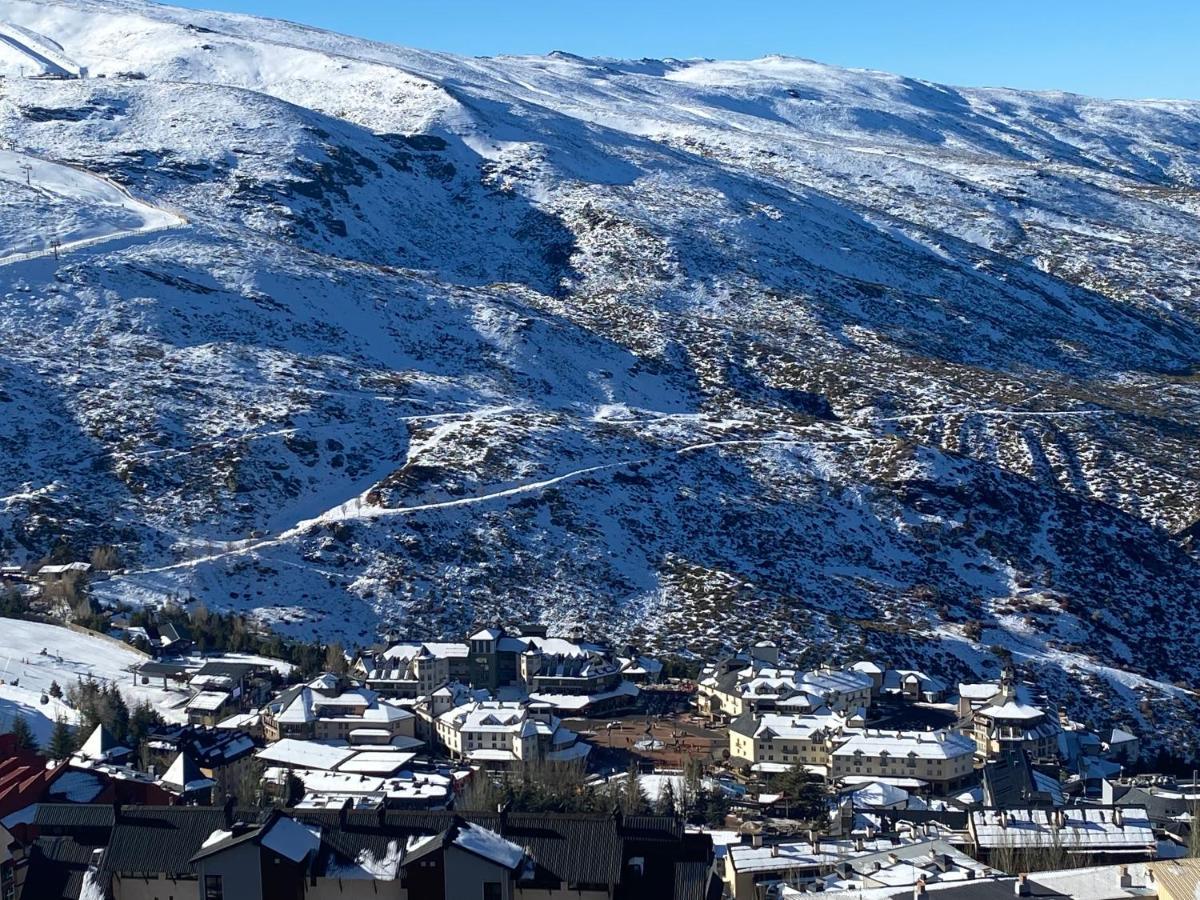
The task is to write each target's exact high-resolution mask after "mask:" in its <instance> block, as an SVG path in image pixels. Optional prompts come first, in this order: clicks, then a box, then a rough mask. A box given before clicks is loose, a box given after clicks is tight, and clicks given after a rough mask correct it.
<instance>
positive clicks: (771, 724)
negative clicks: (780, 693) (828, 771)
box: [738, 713, 846, 741]
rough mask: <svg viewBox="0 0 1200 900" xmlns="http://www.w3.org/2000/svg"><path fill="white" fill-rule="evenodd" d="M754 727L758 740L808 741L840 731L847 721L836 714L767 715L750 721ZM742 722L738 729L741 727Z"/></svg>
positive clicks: (754, 734) (754, 733)
mask: <svg viewBox="0 0 1200 900" xmlns="http://www.w3.org/2000/svg"><path fill="white" fill-rule="evenodd" d="M750 722H751V724H752V725H753V727H754V731H753V736H754V737H755V738H758V739H767V740H770V739H774V738H780V739H782V740H790V741H797V740H799V741H806V740H812V739H813V738H814V737H819V736H820V735H821V733H822V732H825V731H829V732H837V731H840V730H841V729H842V728H843V726H844V725H845V724H846V723H845V719H843V718H842V717H841V716H838V715H836V714H834V713H826V714H816V715H803V716H794V715H787V714H784V713H765V714H763V715H761V716H758V717H757V718H756V719H752V720H750ZM741 725H742V723H741V720H739V722H738V727H741Z"/></svg>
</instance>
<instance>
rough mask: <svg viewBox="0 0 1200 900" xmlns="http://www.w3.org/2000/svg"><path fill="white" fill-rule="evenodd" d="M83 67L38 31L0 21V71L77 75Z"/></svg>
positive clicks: (14, 73) (0, 73)
mask: <svg viewBox="0 0 1200 900" xmlns="http://www.w3.org/2000/svg"><path fill="white" fill-rule="evenodd" d="M84 72H85V70H84V69H82V68H80V66H79V65H77V64H76V63H75V62H74V61H73V60H71V59H69V58H68V57H66V56H65V55H64V54H63V52H62V47H60V46H59V45H58V44H56V43H55V42H54V41H51V40H49V39H48V38H45V37H43V36H42V35H40V34H38V33H37V32H34V31H30V30H29V29H27V28H21V27H19V26H16V25H13V24H11V23H9V22H4V21H0V75H3V76H6V77H8V78H12V77H20V76H31V77H32V76H49V77H53V78H80V77H82V75H83V74H84Z"/></svg>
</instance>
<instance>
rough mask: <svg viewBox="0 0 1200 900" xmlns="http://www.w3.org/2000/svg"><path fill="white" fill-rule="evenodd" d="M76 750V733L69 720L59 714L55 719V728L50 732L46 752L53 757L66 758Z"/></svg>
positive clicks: (56, 758)
mask: <svg viewBox="0 0 1200 900" xmlns="http://www.w3.org/2000/svg"><path fill="white" fill-rule="evenodd" d="M74 752H75V734H74V732H73V731H72V730H71V726H70V725H68V724H67V720H66V719H64V718H63V717H62V716H59V717H58V718H57V719H55V721H54V730H53V731H51V732H50V743H49V745H48V746H47V747H46V753H47V754H49V756H50V758H51V759H54V760H60V759H66V758H67V757H69V756H70V755H71V754H72V753H74Z"/></svg>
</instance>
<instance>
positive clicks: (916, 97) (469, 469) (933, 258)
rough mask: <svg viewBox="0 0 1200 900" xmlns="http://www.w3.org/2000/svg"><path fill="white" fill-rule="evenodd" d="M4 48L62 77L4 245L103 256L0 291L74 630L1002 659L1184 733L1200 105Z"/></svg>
mask: <svg viewBox="0 0 1200 900" xmlns="http://www.w3.org/2000/svg"><path fill="white" fill-rule="evenodd" d="M0 21H3V22H6V23H7V26H6V28H7V30H6V31H5V33H6V34H9V35H10V37H11V35H13V34H16V35H18V37H15V38H13V39H12V40H13V41H15V43H16V44H18V45H21V46H22V47H24V48H25V49H23V50H22V49H17V48H16V47H14V45H13V43H12V42H9V43H6V44H5V45H4V46H0V53H4V54H6V55H5V56H4V59H5V60H8V62H5V63H3V65H6V66H10V67H11V65H12V58H14V57H13V54H18V55H19V57H20V58H21V59H24V60H34V61H36V59H37V57H39V56H40V57H44V58H45V60H48V61H49V62H51V63H52V64H53V65H57V66H60V67H62V68H63V69H64V70H65V71H67V72H68V74H69V73H71V72H73V71H77V72H79V73H81V74H83V73H84V72H85V70H86V74H87V75H88V76H89V77H84V78H72V79H66V80H47V79H33V78H27V77H26V78H21V77H9V78H7V79H6V84H5V98H4V100H3V102H0V134H2V135H3V136H4V139H5V140H6V141H8V142H9V144H10V145H11V146H10V148H9V152H10V153H11V154H20V155H21V156H32V157H37V158H39V159H43V160H55V161H58V162H61V163H71V164H73V165H75V166H78V167H79V168H78V169H69V170H68V171H69V172H70V173H71V174H70V175H68V174H67V173H66V172H58V171H57V170H55V171H53V172H49V173H46V178H47V179H51V178H59V179H66V180H67V181H69V183H68V184H63V185H61V186H60V187H59V188H58V189H57V190H55V191H45V192H41V193H39V192H36V191H32V190H25V191H24V192H22V185H23V178H21V177H20V176H21V171H22V170H21V169H20V156H16V155H14V156H12V157H11V159H10V162H9V163H8V164H7V172H8V173H9V174H8V175H7V176H6V177H5V181H4V183H3V186H4V187H5V188H6V191H5V193H4V195H3V196H5V197H9V198H10V199H9V200H8V206H6V207H5V208H4V209H3V210H0V212H2V213H3V215H2V216H0V234H3V235H4V236H3V237H0V243H3V244H5V245H7V246H9V247H10V248H17V247H28V246H31V245H36V242H37V241H38V240H39V239H40V236H41V235H42V233H43V232H47V231H49V230H50V229H53V228H55V227H66V228H69V229H76V230H79V231H82V232H83V233H92V232H90V231H88V229H98V231H97V232H96V233H99V234H101V236H102V239H103V240H104V242H103V243H100V244H98V245H95V246H88V247H84V248H81V249H79V250H78V251H77V252H75V253H73V254H69V255H68V256H67V257H65V258H64V259H63V260H61V261H59V262H58V263H57V264H55V263H54V261H53V260H48V259H45V258H41V259H36V260H32V261H28V260H26V261H21V262H17V263H13V264H11V265H8V266H5V267H3V268H2V269H0V347H2V348H3V350H2V351H0V413H2V415H0V558H3V559H5V560H7V559H8V558H11V559H13V560H14V561H18V562H25V561H28V560H30V559H36V558H38V556H39V555H42V554H44V553H46V552H47V550H48V549H49V547H51V546H53V545H54V543H55V542H56V541H57V540H59V539H60V538H61V537H62V536H63V535H64V534H65V535H66V536H68V537H69V538H70V539H71V541H72V544H73V545H74V546H77V547H79V548H80V550H81V551H82V552H87V550H89V549H90V548H91V547H93V546H95V545H97V544H101V543H110V544H114V545H116V546H117V547H118V548H119V550H120V553H121V555H122V559H123V562H125V563H126V566H125V568H126V571H125V572H124V573H122V574H120V575H117V576H116V577H113V578H112V579H110V580H108V581H105V582H103V583H102V584H100V585H98V586H97V594H98V595H99V596H101V597H102V598H103V599H105V600H111V601H127V602H136V603H149V604H155V603H161V602H165V601H167V600H169V599H171V600H177V599H179V598H184V597H188V596H191V597H197V598H200V599H203V600H204V601H205V603H207V604H209V605H210V606H212V607H213V608H230V609H237V610H242V611H246V612H249V613H251V614H253V615H255V616H257V617H259V618H260V619H262V620H263V621H266V622H269V623H270V624H271V625H272V626H274V627H276V628H278V629H280V630H281V631H284V632H287V633H289V634H295V635H298V636H303V637H320V638H323V639H329V638H332V637H340V638H341V639H342V640H344V641H345V642H347V643H349V644H355V643H368V642H371V641H373V640H374V639H375V638H376V637H377V636H378V633H379V632H380V631H381V630H384V629H387V628H388V627H389V626H395V627H400V628H403V629H404V630H406V631H408V632H409V633H413V634H421V635H429V636H431V637H436V636H438V635H443V634H454V633H458V632H460V631H461V629H462V628H464V627H467V626H468V625H469V624H470V623H471V622H475V621H484V620H489V621H490V620H493V619H499V618H504V619H506V620H510V621H511V620H512V619H515V618H528V619H533V620H538V619H540V620H543V621H546V622H547V623H548V624H551V625H567V624H571V623H574V622H580V623H582V624H585V625H586V626H588V627H590V628H591V630H592V631H594V632H595V633H598V634H606V635H612V636H614V637H624V636H634V637H636V638H637V639H638V640H640V641H643V642H644V643H645V644H646V645H647V646H650V647H655V648H657V649H661V650H679V651H686V652H690V653H697V654H700V655H704V656H710V655H712V654H714V653H717V652H720V651H722V650H725V649H729V648H731V647H733V646H736V645H738V644H740V643H744V642H746V641H749V640H754V639H757V638H759V637H771V638H773V639H775V640H777V641H779V642H780V644H781V645H782V646H783V647H784V648H785V652H792V653H794V654H799V653H800V652H801V651H805V652H807V653H808V654H810V655H811V656H814V657H821V658H825V657H831V656H836V655H837V654H839V653H842V652H849V651H848V650H847V648H848V647H855V648H857V647H858V645H859V644H863V645H866V648H867V649H869V650H870V651H871V652H873V653H877V654H879V655H881V656H888V655H892V658H891V659H890V660H889V661H890V662H891V663H892V664H894V665H921V666H923V667H928V668H931V669H933V670H934V671H937V672H939V673H941V674H943V675H945V676H946V677H947V678H949V679H953V678H955V677H976V676H980V675H989V674H994V672H995V670H996V667H997V666H998V664H999V661H998V658H997V657H996V654H995V653H994V652H993V649H992V648H993V647H996V648H1005V647H1007V648H1011V649H1012V652H1013V653H1014V654H1015V655H1016V656H1017V658H1018V661H1019V662H1020V663H1021V664H1022V666H1023V667H1025V668H1026V669H1027V670H1029V671H1030V672H1031V673H1036V676H1037V678H1038V680H1039V681H1041V682H1042V683H1045V684H1048V685H1052V686H1053V687H1054V690H1055V692H1056V697H1055V698H1054V699H1055V700H1061V701H1062V702H1065V703H1068V704H1069V705H1073V706H1074V707H1079V706H1081V705H1087V706H1091V707H1099V706H1100V705H1102V704H1103V705H1104V715H1105V716H1107V717H1109V718H1112V719H1113V720H1114V721H1115V720H1121V721H1126V722H1137V723H1138V725H1139V726H1142V725H1144V726H1145V727H1146V728H1147V729H1149V730H1151V731H1153V733H1154V734H1155V735H1161V736H1162V740H1163V741H1164V742H1176V741H1177V739H1179V738H1180V736H1181V734H1182V732H1183V731H1186V730H1188V729H1191V730H1192V731H1195V730H1196V729H1195V726H1194V722H1193V719H1194V713H1195V708H1194V705H1189V704H1190V703H1191V701H1190V700H1189V696H1190V695H1188V694H1186V693H1185V692H1183V691H1182V690H1180V691H1177V692H1172V691H1167V690H1164V688H1163V685H1169V684H1170V683H1171V682H1174V681H1186V682H1190V683H1192V684H1195V683H1196V682H1197V681H1200V663H1197V660H1198V659H1200V636H1198V635H1197V634H1196V633H1195V630H1194V629H1190V630H1189V629H1180V628H1177V627H1174V625H1173V624H1172V623H1174V622H1178V621H1190V620H1191V619H1194V617H1195V616H1196V615H1197V614H1200V561H1198V559H1197V556H1196V552H1195V549H1194V548H1195V540H1192V541H1191V544H1190V545H1189V543H1188V542H1189V538H1188V532H1187V531H1186V529H1187V528H1188V527H1189V526H1192V523H1194V522H1196V520H1197V519H1198V518H1200V506H1198V503H1200V500H1198V499H1197V498H1200V470H1198V469H1197V467H1196V466H1195V462H1194V461H1195V459H1196V453H1197V450H1198V449H1200V381H1197V379H1196V366H1197V361H1200V327H1198V326H1200V294H1198V293H1197V290H1196V287H1195V286H1196V284H1198V283H1200V262H1198V261H1200V239H1198V237H1197V235H1200V199H1198V194H1197V191H1198V189H1200V149H1198V148H1200V104H1197V103H1189V102H1182V101H1178V102H1157V101H1147V102H1135V101H1107V100H1098V99H1094V98H1087V97H1079V96H1075V95H1067V94H1061V93H1037V94H1033V93H1022V92H1017V91H1007V90H990V89H989V90H980V89H970V88H957V87H952V86H947V85H938V84H932V83H929V82H924V81H920V80H917V79H912V78H906V77H903V76H899V75H891V74H887V73H880V72H871V71H864V70H847V69H840V68H836V67H832V66H826V65H821V64H819V63H815V62H811V61H807V60H798V59H788V58H782V57H768V58H764V59H758V60H748V61H700V60H639V61H628V60H612V59H583V58H580V57H576V56H572V55H570V54H567V53H554V54H550V55H548V56H544V57H502V58H494V59H476V58H472V59H465V58H460V57H455V56H452V55H449V54H443V53H431V52H426V51H421V50H414V49H407V48H401V47H393V46H388V45H384V44H379V43H375V42H370V41H364V40H360V39H355V38H349V37H344V36H340V35H336V34H331V33H329V32H324V31H320V30H317V29H311V28H304V27H300V26H295V25H291V24H288V23H286V22H279V21H273V20H272V21H269V20H260V19H254V18H249V17H244V16H229V15H225V14H220V13H205V12H198V11H194V10H181V9H174V8H171V7H166V6H162V5H159V4H154V3H144V2H140V0H0ZM5 47H7V49H5ZM31 51H32V55H31ZM22 64H23V63H22ZM47 71H50V70H49V69H47ZM98 75H104V76H105V77H104V78H99V77H94V76H98ZM14 166H16V169H15V172H16V175H17V176H18V177H17V178H16V180H15V181H14V180H13V172H14ZM76 174H78V175H79V176H80V179H79V180H78V181H76V180H72V179H74V178H75V175H76ZM92 176H102V177H104V178H107V179H110V181H111V182H112V183H113V184H118V185H121V186H122V187H123V188H125V189H127V190H129V191H130V193H131V194H132V195H133V196H134V197H137V198H139V201H138V202H140V203H146V204H150V205H152V206H153V207H155V208H156V209H160V210H178V211H179V213H180V214H181V215H183V216H185V217H186V218H187V220H188V223H189V227H188V228H186V229H178V230H168V231H165V232H156V233H155V234H154V235H153V236H152V237H151V238H149V239H147V238H145V237H143V236H141V235H144V232H143V231H135V232H134V233H133V234H132V235H128V234H127V232H126V231H125V229H126V228H134V229H137V228H141V227H142V226H143V225H146V224H147V223H145V222H142V223H140V224H139V222H138V221H135V220H136V219H137V218H138V216H140V215H142V214H143V213H142V212H138V211H137V210H132V211H131V210H130V209H128V208H127V206H126V205H125V204H126V202H127V201H126V200H124V199H120V198H118V197H116V196H114V195H111V194H107V193H105V189H106V187H108V186H109V182H100V183H99V184H96V183H94V182H92V181H89V180H87V179H88V178H91V177H92ZM100 185H104V186H105V187H101V186H100ZM33 187H34V185H32V184H31V185H30V186H29V188H30V189H32V188H33ZM3 202H4V201H3V200H0V203H3ZM145 215H152V214H151V213H145ZM4 229H7V230H4ZM1193 527H1194V526H1193ZM1189 546H1191V547H1192V549H1188V547H1189ZM970 621H975V622H977V623H978V624H979V625H980V626H981V627H982V629H983V633H984V635H985V638H984V640H983V641H981V642H969V641H965V640H963V639H962V638H961V634H962V632H963V630H964V626H965V623H967V622H970ZM786 648H790V650H788V649H786ZM812 661H813V662H816V661H819V660H817V659H814V660H812ZM1098 698H1099V699H1098ZM1141 699H1146V700H1148V701H1150V702H1153V704H1154V707H1153V708H1154V709H1155V711H1156V715H1157V713H1158V710H1160V709H1161V710H1164V711H1167V710H1169V711H1170V712H1169V714H1168V713H1167V712H1164V713H1163V716H1162V717H1160V719H1159V720H1157V721H1155V722H1154V723H1150V722H1142V721H1141V720H1140V719H1139V717H1141V716H1143V715H1144V713H1143V712H1142V711H1141V710H1140V701H1141ZM1160 699H1161V703H1160V702H1159V701H1160Z"/></svg>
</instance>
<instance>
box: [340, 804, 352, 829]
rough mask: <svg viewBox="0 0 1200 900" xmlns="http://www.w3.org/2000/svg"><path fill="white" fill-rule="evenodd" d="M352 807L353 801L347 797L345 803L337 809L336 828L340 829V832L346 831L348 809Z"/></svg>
mask: <svg viewBox="0 0 1200 900" xmlns="http://www.w3.org/2000/svg"><path fill="white" fill-rule="evenodd" d="M353 805H354V801H353V800H351V799H350V798H349V797H347V798H346V802H345V803H343V804H342V805H341V808H340V809H338V828H340V829H341V830H342V831H345V830H346V819H347V818H349V816H350V807H351V806H353Z"/></svg>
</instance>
